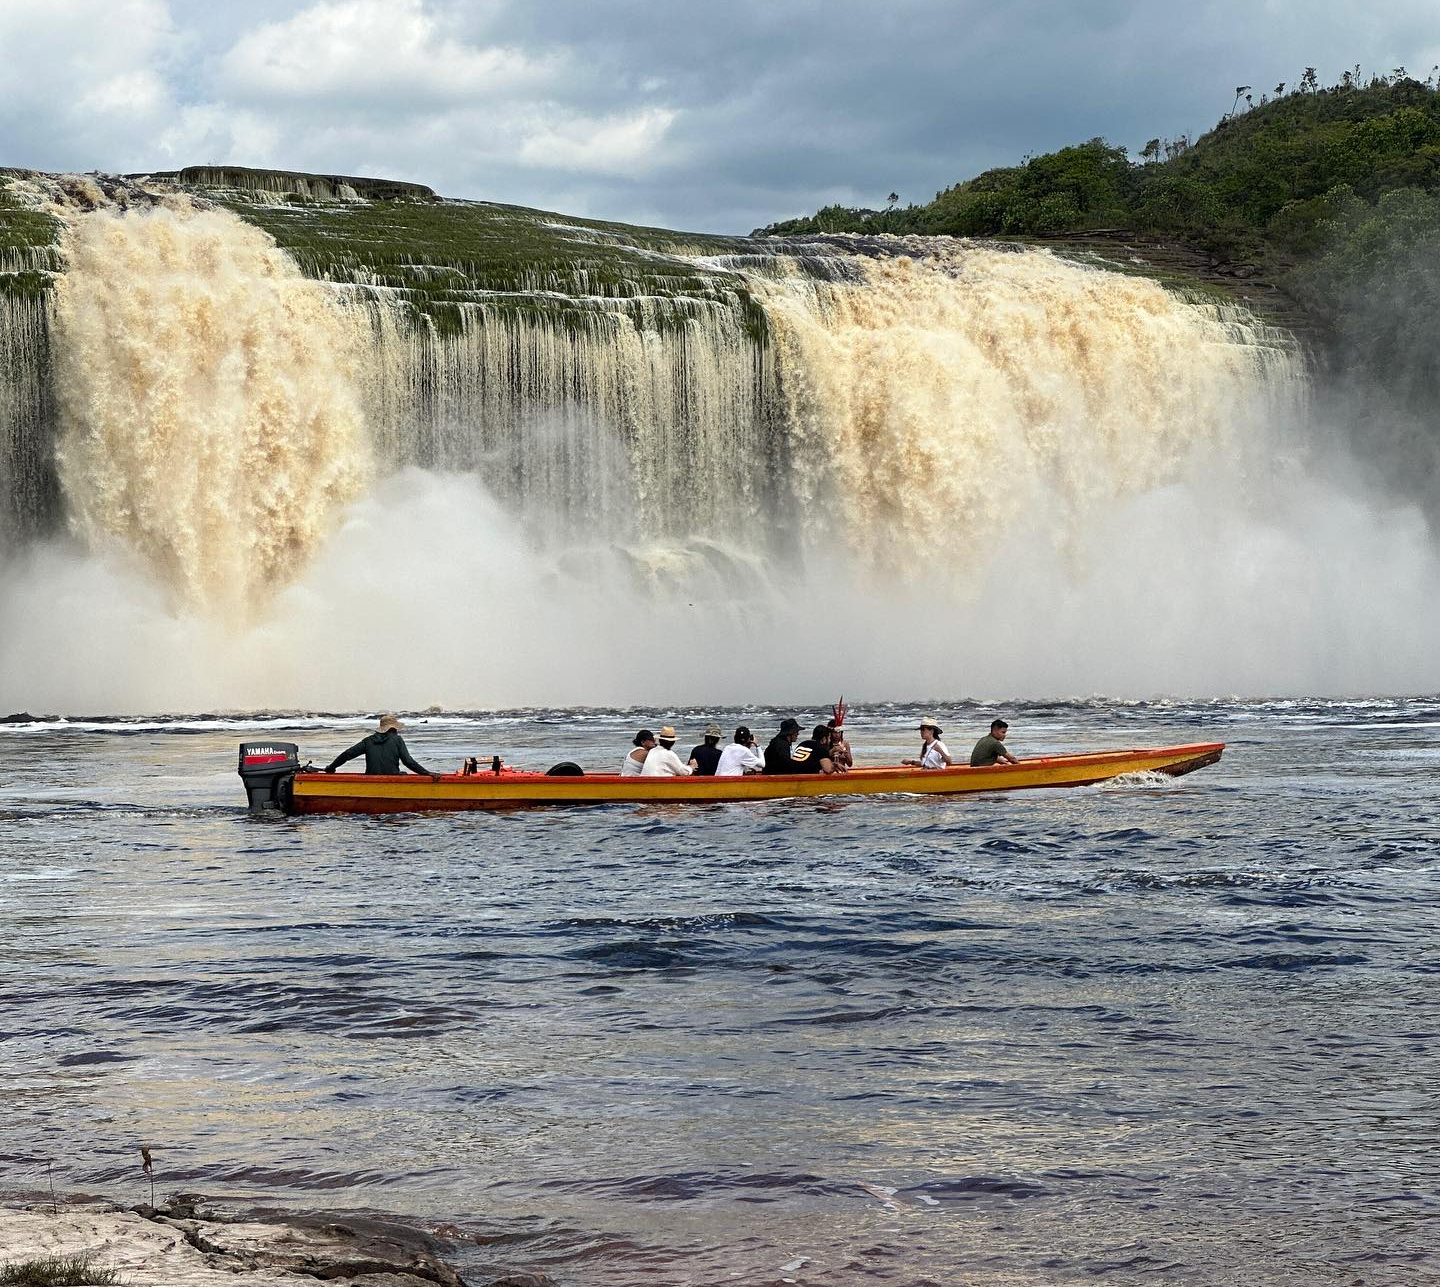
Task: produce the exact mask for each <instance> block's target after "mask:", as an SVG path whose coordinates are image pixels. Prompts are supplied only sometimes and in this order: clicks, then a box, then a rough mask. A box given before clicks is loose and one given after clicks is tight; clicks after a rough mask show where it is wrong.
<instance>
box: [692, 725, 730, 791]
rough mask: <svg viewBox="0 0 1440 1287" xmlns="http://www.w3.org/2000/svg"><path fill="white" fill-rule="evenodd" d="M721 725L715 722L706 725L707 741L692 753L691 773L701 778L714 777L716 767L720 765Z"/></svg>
mask: <svg viewBox="0 0 1440 1287" xmlns="http://www.w3.org/2000/svg"><path fill="white" fill-rule="evenodd" d="M723 736H724V734H723V733H721V732H720V725H719V724H716V723H714V722H713V721H712V722H711V723H709V724H706V725H705V740H704V741H703V742H701V743H700V745H699V746H697V747H694V748H693V749H692V750H691V752H690V771H691V772H692V773H694V774H696V775H697V776H700V777H707V778H708V777H714V776H715V767H716V765H718V764H719V763H720V739H721V737H723Z"/></svg>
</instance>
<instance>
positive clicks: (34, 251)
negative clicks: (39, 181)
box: [0, 170, 60, 296]
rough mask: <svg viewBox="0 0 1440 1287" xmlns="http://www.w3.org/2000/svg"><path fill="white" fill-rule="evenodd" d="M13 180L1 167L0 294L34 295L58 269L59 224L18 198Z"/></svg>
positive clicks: (45, 285) (38, 292)
mask: <svg viewBox="0 0 1440 1287" xmlns="http://www.w3.org/2000/svg"><path fill="white" fill-rule="evenodd" d="M10 180H11V176H10V175H9V174H7V173H5V172H4V171H3V170H0V295H12V296H17V295H18V296H35V295H39V294H41V293H42V292H44V291H46V290H48V289H49V286H50V274H51V273H54V272H58V271H59V268H60V256H59V251H58V250H57V248H56V242H57V240H58V239H59V236H60V225H59V224H58V223H56V221H55V220H54V219H52V218H51V217H50V216H49V215H47V214H41V213H40V212H39V211H37V210H31V209H29V208H28V207H27V206H25V205H24V204H22V203H21V202H19V201H17V200H16V199H15V197H14V195H13V194H12V193H11V192H10V191H9V188H10Z"/></svg>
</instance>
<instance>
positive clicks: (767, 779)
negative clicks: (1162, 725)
mask: <svg viewBox="0 0 1440 1287" xmlns="http://www.w3.org/2000/svg"><path fill="white" fill-rule="evenodd" d="M1224 749H1225V744H1224V743H1223V742H1195V743H1191V744H1189V745H1185V746H1161V747H1151V748H1148V749H1136V750H1126V751H1096V752H1093V753H1090V754H1087V755H1048V756H1041V757H1038V758H1036V759H1028V760H1021V761H1020V762H1019V763H1018V764H994V765H990V766H988V767H986V768H973V769H972V768H970V767H968V766H964V767H960V766H957V767H954V768H947V769H915V768H902V767H893V768H892V767H882V768H857V769H852V770H851V771H850V772H849V773H841V774H833V775H829V776H826V775H822V774H817V773H786V774H758V775H755V776H751V777H738V778H731V777H727V778H716V777H688V778H646V777H620V776H619V775H618V774H612V773H602V774H582V775H575V776H556V775H554V774H547V773H531V772H524V771H520V770H516V769H511V768H504V767H502V768H500V769H499V770H498V771H495V770H486V771H484V772H480V773H470V774H459V773H443V774H436V775H433V776H422V775H419V774H402V775H400V776H395V777H391V776H380V775H370V774H364V773H314V772H303V771H300V761H299V748H298V747H295V746H294V745H293V744H291V743H287V742H276V743H267V744H263V745H261V744H256V743H247V744H244V745H242V746H241V748H240V773H241V776H242V777H243V778H244V779H245V782H246V786H247V788H248V789H249V791H250V803H251V805H252V807H275V808H280V809H283V810H284V811H285V812H287V813H408V812H416V811H425V810H439V809H443V810H454V809H516V808H526V807H529V806H532V805H556V804H568V805H577V804H720V803H727V802H733V801H743V800H784V799H811V798H825V799H829V798H832V797H844V796H861V795H902V794H903V795H961V794H964V793H966V792H970V791H1014V790H1021V789H1025V788H1032V787H1071V786H1089V785H1091V784H1093V783H1096V782H1105V781H1108V780H1109V779H1111V778H1118V777H1122V776H1124V775H1125V774H1127V773H1164V774H1167V775H1169V776H1171V777H1178V776H1180V775H1181V774H1182V773H1192V772H1194V771H1195V770H1196V769H1201V768H1204V767H1205V766H1206V765H1207V764H1214V763H1215V762H1216V761H1217V760H1218V759H1219V758H1220V755H1221V752H1222V751H1224ZM247 752H248V756H247Z"/></svg>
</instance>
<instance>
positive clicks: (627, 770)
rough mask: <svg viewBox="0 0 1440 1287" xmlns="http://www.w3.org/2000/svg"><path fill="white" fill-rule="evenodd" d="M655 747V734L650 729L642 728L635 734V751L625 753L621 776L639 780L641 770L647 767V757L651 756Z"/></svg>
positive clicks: (621, 765)
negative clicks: (651, 751)
mask: <svg viewBox="0 0 1440 1287" xmlns="http://www.w3.org/2000/svg"><path fill="white" fill-rule="evenodd" d="M654 745H655V734H654V733H652V732H651V731H650V730H649V729H648V728H642V729H641V730H640V731H639V732H638V733H636V734H635V745H634V749H632V750H630V751H627V752H626V753H625V758H624V759H623V760H621V761H620V776H621V777H622V778H638V777H639V776H640V770H641V769H643V768H644V767H645V757H646V756H647V755H649V754H650V749H651V747H653V746H654Z"/></svg>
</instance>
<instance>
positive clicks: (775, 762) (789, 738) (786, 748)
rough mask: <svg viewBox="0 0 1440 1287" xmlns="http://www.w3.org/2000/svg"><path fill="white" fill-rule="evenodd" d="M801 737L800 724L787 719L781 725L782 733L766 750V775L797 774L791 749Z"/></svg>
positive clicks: (776, 735) (771, 740) (776, 736)
mask: <svg viewBox="0 0 1440 1287" xmlns="http://www.w3.org/2000/svg"><path fill="white" fill-rule="evenodd" d="M799 736H800V722H799V721H798V720H793V719H787V720H786V721H785V722H784V723H783V724H781V725H780V731H779V732H778V733H777V734H775V736H774V737H772V738H771V739H770V745H769V746H767V747H766V748H765V772H766V773H795V772H797V771H798V770H797V769H796V767H795V761H794V760H792V759H791V758H790V748H791V747H792V746H793V745H794V744H795V739H796V738H797V737H799Z"/></svg>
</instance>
